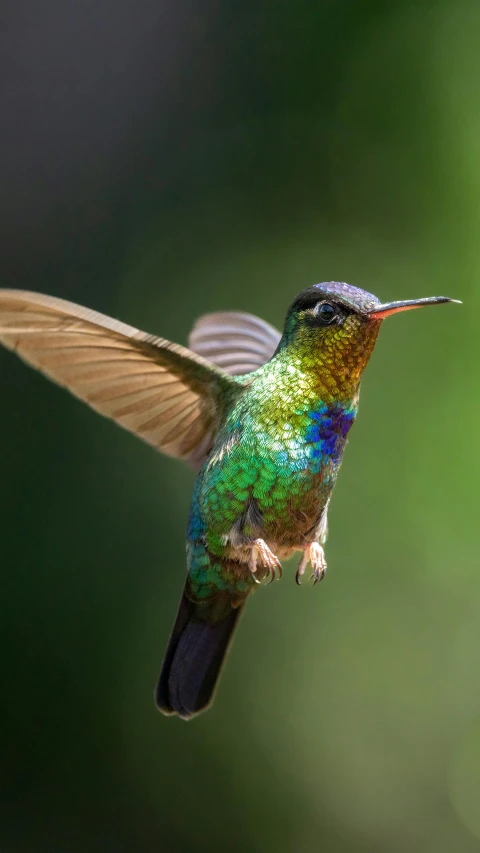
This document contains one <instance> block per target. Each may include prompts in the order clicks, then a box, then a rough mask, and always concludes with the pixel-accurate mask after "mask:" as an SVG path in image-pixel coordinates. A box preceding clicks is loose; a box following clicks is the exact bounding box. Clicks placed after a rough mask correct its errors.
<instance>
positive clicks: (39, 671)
mask: <svg viewBox="0 0 480 853" xmlns="http://www.w3.org/2000/svg"><path fill="white" fill-rule="evenodd" d="M479 36H480V7H479V5H478V4H477V3H475V2H473V0H471V2H469V0H456V2H453V0H450V2H449V0H436V2H435V3H429V2H425V3H413V2H412V3H409V2H404V0H402V2H400V0H396V1H395V0H393V1H392V2H390V3H384V2H380V0H377V2H368V0H365V2H361V3H359V2H349V0H336V2H334V1H333V0H330V2H327V0H324V2H313V0H310V2H308V0H307V2H298V0H297V2H293V0H290V2H281V0H276V2H269V1H268V0H265V2H260V3H258V2H249V0H243V2H242V3H232V2H220V0H202V2H199V0H197V2H194V1H193V0H186V2H184V3H180V2H175V1H174V0H170V2H163V0H115V2H114V0H99V2H98V0H97V2H93V0H92V2H90V0H89V2H81V3H80V2H74V0H62V2H60V0H49V3H48V4H41V3H40V4H39V3H35V2H34V0H5V2H3V4H2V9H1V11H0V187H1V193H0V244H1V251H0V270H1V284H2V286H5V287H21V288H28V289H35V290H40V291H46V292H48V293H51V294H54V295H58V296H63V297H67V298H69V299H72V300H75V301H78V302H81V303H84V304H86V305H88V306H89V307H92V308H96V309H98V310H100V311H104V312H106V313H108V314H111V315H113V316H115V317H118V318H120V319H123V320H125V321H126V322H128V323H130V324H132V325H137V326H139V327H140V328H144V329H146V330H148V331H151V332H154V333H157V334H160V335H163V336H166V337H169V338H171V339H173V340H177V341H180V342H184V341H185V340H186V336H187V334H188V330H189V328H190V326H191V324H192V322H193V320H194V319H195V317H196V316H197V315H198V314H200V313H202V312H204V311H208V310H212V309H220V308H239V309H244V310H248V311H253V312H256V313H258V314H261V315H263V316H265V318H266V319H268V320H269V321H271V322H273V323H275V324H277V325H280V324H281V323H282V320H283V316H284V312H285V309H286V306H287V304H288V302H289V301H290V300H291V298H292V297H293V296H294V295H295V294H296V292H298V291H299V290H301V289H303V288H304V287H306V286H308V285H310V284H311V283H313V282H316V281H321V280H325V279H331V278H335V279H343V280H347V281H350V282H352V283H354V284H357V285H360V286H363V287H366V288H367V289H368V290H372V291H373V292H374V293H376V294H378V295H379V296H380V297H381V298H382V299H385V300H387V299H395V298H409V297H417V296H428V295H433V294H437V293H440V294H441V293H446V294H447V295H449V296H452V297H456V298H459V299H463V300H464V306H463V307H461V308H460V307H459V306H450V307H448V308H442V309H438V310H435V311H434V310H432V311H425V312H420V311H419V312H415V313H412V314H408V315H404V316H402V317H399V318H397V319H395V320H391V321H388V323H387V324H385V328H384V329H383V330H382V333H381V338H380V341H379V344H378V347H377V350H376V352H375V357H374V359H373V361H372V364H371V366H370V367H369V369H368V371H367V376H366V378H365V381H364V386H363V392H362V405H361V413H360V419H359V422H358V424H357V425H356V426H355V428H354V431H353V438H352V441H351V443H350V446H349V448H348V451H347V454H346V460H345V465H344V468H343V470H342V474H341V477H340V481H339V484H338V487H337V491H336V494H335V499H334V501H333V506H332V511H331V516H330V523H331V531H330V541H329V546H328V559H329V566H330V572H329V578H328V580H327V581H326V583H325V584H322V585H321V586H320V587H316V588H315V589H314V590H313V589H311V588H310V587H309V586H308V585H305V586H304V587H302V588H301V589H298V588H296V587H295V584H294V582H293V566H290V571H286V573H285V575H284V579H283V581H282V582H281V583H279V584H275V585H274V586H273V587H270V588H269V589H261V590H259V592H258V593H257V594H256V595H255V596H254V598H253V599H252V601H251V602H250V603H249V606H248V608H247V612H246V615H245V617H244V620H243V624H242V626H241V630H240V631H239V634H238V637H237V639H236V642H235V645H234V648H233V651H232V653H231V655H230V660H229V665H228V667H227V669H226V671H225V674H224V678H223V680H222V684H221V688H220V691H219V693H218V695H217V701H216V703H215V705H214V707H213V708H212V710H211V711H210V712H209V713H208V714H206V715H204V716H202V717H200V718H199V719H198V720H196V721H194V722H192V723H190V724H185V723H183V722H182V721H178V720H168V719H166V718H163V717H161V716H160V715H158V713H157V712H156V710H155V708H154V705H153V700H152V690H153V685H154V682H155V679H156V677H157V673H158V670H159V666H160V662H161V658H162V653H163V648H164V645H165V643H166V640H167V637H168V634H169V630H170V627H171V623H172V620H173V617H174V613H175V609H176V605H177V599H178V597H179V595H180V590H181V587H182V584H183V576H184V527H185V519H186V514H187V511H188V504H189V497H190V493H191V487H192V476H191V474H190V472H189V471H187V470H184V469H183V467H182V466H181V465H180V463H178V462H175V461H174V460H169V459H166V458H162V457H161V456H160V455H156V454H155V453H154V451H153V450H152V449H150V448H148V447H147V446H145V445H142V444H141V443H140V442H138V441H136V440H135V439H134V438H133V437H131V436H130V435H128V434H127V433H124V432H122V431H121V430H120V429H118V428H116V427H115V426H114V425H112V424H110V423H108V422H107V421H104V420H102V419H101V418H99V417H98V416H97V415H95V414H93V413H92V412H90V411H89V410H88V409H87V408H86V407H83V406H82V405H81V404H80V403H79V402H78V401H76V400H75V399H73V398H71V397H69V396H68V395H67V394H65V393H64V392H62V391H60V390H59V389H58V388H56V387H54V386H53V385H51V384H49V383H48V382H47V381H46V380H45V379H44V378H43V377H41V376H40V375H38V374H35V373H34V372H33V371H30V370H27V368H26V367H25V366H24V365H22V364H21V363H20V362H19V361H18V360H16V359H15V358H14V357H13V356H12V355H11V354H9V353H6V352H0V400H1V404H0V405H1V407H2V409H1V410H2V418H1V422H0V423H1V426H0V429H1V447H2V454H1V463H0V465H1V467H0V472H1V497H0V501H1V538H2V548H1V553H2V574H1V587H2V602H3V604H2V614H1V619H0V633H1V648H2V655H1V658H2V664H3V678H2V687H3V690H2V700H1V702H0V708H1V710H0V717H1V731H2V745H3V749H2V753H3V755H2V761H1V766H2V785H3V790H2V796H1V801H2V815H1V820H0V827H1V828H0V847H1V849H2V851H6V853H33V851H34V852H35V853H44V851H45V853H96V851H102V853H105V851H112V853H123V851H128V853H130V851H135V853H158V851H162V853H163V851H165V853H177V851H178V852H179V853H180V852H181V853H203V851H212V850H222V849H228V850H231V851H246V850H248V851H259V853H260V851H261V852H262V853H265V851H275V853H316V851H318V850H325V851H329V853H373V851H389V853H390V851H392V853H400V851H419V853H424V851H426V850H435V851H436V853H451V851H453V850H454V851H456V853H473V851H476V850H478V849H479V843H480V808H479V802H480V676H479V667H478V658H479V651H478V649H479V644H480V574H479V571H478V563H479V557H478V547H479V523H478V505H479V502H478V482H479V475H480V450H479V444H478V414H479V402H478V400H479V394H478V385H479V356H480V353H479V343H478V342H479V337H478V330H477V317H478V310H479V307H480V304H479V302H480V294H479V288H478V284H477V281H478V275H479V272H480V269H479V267H480V255H479V251H478V246H479V231H480V204H479V198H480V160H479V142H478V140H479V135H480V87H479V72H480V53H479V51H478V43H479ZM287 568H288V567H287Z"/></svg>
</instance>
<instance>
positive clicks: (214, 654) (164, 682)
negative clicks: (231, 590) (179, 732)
mask: <svg viewBox="0 0 480 853" xmlns="http://www.w3.org/2000/svg"><path fill="white" fill-rule="evenodd" d="M242 610H243V604H242V605H241V606H240V607H237V608H230V609H229V610H228V612H227V615H226V616H224V617H223V619H220V620H218V621H216V622H213V623H212V622H207V621H206V620H205V617H204V618H203V619H202V618H201V615H203V614H204V613H205V605H203V606H202V605H197V604H194V603H193V602H192V601H189V599H188V598H187V597H186V595H185V593H183V595H182V600H181V601H180V607H179V609H178V614H177V618H176V620H175V625H174V626H173V631H172V635H171V637H170V642H169V644H168V648H167V652H166V654H165V658H164V661H163V665H162V671H161V673H160V678H159V681H158V684H157V688H156V691H155V701H156V703H157V706H158V709H159V710H160V711H161V712H162V713H163V714H178V715H179V717H182V718H183V719H184V720H188V719H189V718H190V717H193V716H195V714H198V713H200V711H204V710H205V709H206V708H208V706H209V705H210V703H211V701H212V698H213V693H214V690H215V686H216V683H217V681H218V678H219V675H220V672H221V669H222V664H223V661H224V659H225V656H226V654H227V651H228V648H229V646H230V642H231V640H232V636H233V632H234V630H235V626H236V624H237V621H238V618H239V616H240V613H241V611H242Z"/></svg>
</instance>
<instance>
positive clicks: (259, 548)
mask: <svg viewBox="0 0 480 853" xmlns="http://www.w3.org/2000/svg"><path fill="white" fill-rule="evenodd" d="M258 558H260V563H261V565H262V566H263V568H264V569H266V570H267V571H266V577H268V576H269V575H270V581H269V583H271V582H272V581H274V580H275V579H276V577H277V572H278V579H280V578H281V577H282V564H281V563H280V560H279V559H278V557H276V556H275V554H274V553H273V551H271V550H270V548H269V547H268V545H267V543H266V542H265V541H264V540H263V539H255V541H254V542H252V553H251V556H250V560H249V563H248V568H249V569H250V571H251V573H252V577H253V580H254V581H255V583H260V581H259V580H258V577H257V568H258V567H257V559H258Z"/></svg>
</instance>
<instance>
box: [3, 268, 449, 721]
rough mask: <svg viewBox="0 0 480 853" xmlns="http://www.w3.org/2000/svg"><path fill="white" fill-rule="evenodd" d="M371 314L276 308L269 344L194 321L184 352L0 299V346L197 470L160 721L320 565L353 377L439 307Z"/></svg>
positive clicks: (361, 300)
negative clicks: (262, 612) (256, 593)
mask: <svg viewBox="0 0 480 853" xmlns="http://www.w3.org/2000/svg"><path fill="white" fill-rule="evenodd" d="M454 301H456V300H453V299H449V298H448V297H446V296H434V297H431V298H427V299H417V300H410V301H405V302H390V303H387V304H382V303H380V302H379V300H378V299H377V298H376V297H375V296H373V295H372V294H371V293H367V292H366V291H364V290H360V289H359V288H358V287H353V286H351V285H349V284H345V283H344V282H336V281H329V282H323V283H322V284H316V285H314V286H313V287H309V288H308V289H307V290H304V291H302V293H300V294H299V296H297V298H296V299H295V300H294V302H293V303H292V305H291V306H290V308H289V310H288V313H287V317H286V320H285V327H284V330H283V334H282V335H280V333H279V332H277V330H276V329H274V328H273V327H272V326H270V325H269V324H268V323H266V322H264V321H263V320H260V319H259V318H258V317H254V316H253V315H251V314H244V313H239V312H222V313H215V314H207V315H205V316H204V317H201V318H200V319H199V320H198V321H197V323H196V324H195V326H194V328H193V330H192V332H191V334H190V340H189V346H190V348H189V349H186V348H184V347H182V346H179V345H177V344H174V343H170V342H169V341H167V340H164V339H163V338H157V337H154V336H153V335H148V334H145V333H144V332H140V331H138V330H137V329H134V328H132V327H131V326H127V325H125V324H123V323H120V322H118V321H116V320H113V319H111V318H109V317H106V316H104V315H102V314H98V313H97V312H95V311H90V310H88V309H86V308H82V307H80V306H78V305H74V304H73V303H70V302H65V301H64V300H62V299H55V298H53V297H50V296H43V295H41V294H38V293H27V292H24V291H15V290H0V341H1V342H2V343H3V344H4V345H5V346H6V347H9V348H10V349H12V350H14V351H15V352H16V353H17V354H18V355H19V356H20V357H21V358H23V359H24V360H25V361H27V362H29V363H30V364H32V365H33V366H35V367H37V368H38V369H39V370H41V371H42V372H43V373H45V374H46V375H47V376H50V378H52V379H53V380H55V381H56V382H57V383H58V384H59V385H64V386H65V387H66V388H68V389H69V390H70V391H71V392H72V393H73V394H75V395H76V396H77V397H80V399H82V400H85V402H86V403H88V404H89V405H90V406H91V407H92V408H94V409H96V410H97V411H98V412H100V413H101V414H102V415H106V416H107V417H110V418H112V419H113V420H115V421H116V422H117V423H119V424H121V426H123V427H125V428H126V429H128V430H130V431H131V432H133V433H135V434H136V435H138V436H140V438H143V439H144V440H145V441H147V442H149V443H150V444H152V445H153V446H154V447H156V448H157V449H158V450H161V451H163V452H164V453H167V454H169V455H170V456H175V457H177V458H179V459H184V460H185V461H186V462H187V463H189V464H190V465H191V466H192V467H193V468H194V469H195V470H196V471H197V472H198V475H197V479H196V482H195V487H194V491H193V499H192V505H191V510H190V519H189V522H188V533H187V566H188V574H187V580H186V583H185V587H184V591H183V595H182V598H181V602H180V607H179V611H178V615H177V618H176V621H175V624H174V627H173V631H172V635H171V637H170V641H169V644H168V647H167V651H166V654H165V658H164V661H163V667H162V670H161V674H160V678H159V681H158V685H157V688H156V694H155V696H156V702H157V705H158V708H159V709H160V711H162V712H163V713H164V714H178V715H179V716H180V717H182V718H183V719H189V718H191V717H193V716H194V715H195V714H197V713H199V712H200V711H203V710H205V709H206V708H207V707H208V706H209V705H210V703H211V701H212V696H213V692H214V689H215V685H216V682H217V679H218V676H219V674H220V670H221V667H222V662H223V660H224V658H225V655H226V652H227V650H228V647H229V645H230V641H231V638H232V634H233V631H234V629H235V626H236V624H237V622H238V618H239V616H240V613H241V611H242V609H243V607H244V604H245V602H246V600H247V597H248V595H249V594H250V593H251V591H252V590H253V589H254V587H255V586H256V584H259V583H261V582H262V581H271V580H273V579H274V578H275V577H280V576H281V574H282V569H281V564H280V559H283V558H287V557H290V556H291V555H292V554H294V553H295V552H296V551H298V552H300V554H301V558H300V562H299V565H298V569H297V574H296V580H297V583H300V582H301V578H302V576H303V575H304V573H305V570H306V568H307V566H308V564H309V563H310V565H311V570H312V578H313V582H314V584H315V583H317V582H318V581H319V580H321V579H322V578H323V577H324V575H325V571H326V568H327V565H326V561H325V554H324V548H323V546H324V544H325V540H326V537H327V511H328V504H329V501H330V497H331V494H332V490H333V487H334V485H335V480H336V478H337V473H338V469H339V467H340V463H341V460H342V455H343V451H344V448H345V442H346V438H347V434H348V431H349V430H350V427H351V426H352V424H353V421H354V420H355V416H356V414H357V408H358V396H359V387H360V378H361V375H362V372H363V370H364V368H365V366H366V364H367V362H368V360H369V358H370V355H371V353H372V350H373V347H374V345H375V341H376V338H377V335H378V331H379V328H380V324H381V322H382V320H384V319H385V317H389V316H390V315H391V314H397V313H398V312H400V311H408V310H410V309H412V308H420V307H422V306H425V305H438V304H440V303H443V302H454Z"/></svg>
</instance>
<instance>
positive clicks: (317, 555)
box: [295, 542, 327, 586]
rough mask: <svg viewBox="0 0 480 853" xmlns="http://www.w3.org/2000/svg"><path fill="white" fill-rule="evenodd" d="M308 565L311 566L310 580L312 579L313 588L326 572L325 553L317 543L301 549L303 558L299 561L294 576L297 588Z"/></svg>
mask: <svg viewBox="0 0 480 853" xmlns="http://www.w3.org/2000/svg"><path fill="white" fill-rule="evenodd" d="M308 563H311V564H312V569H313V571H312V576H311V578H310V580H312V578H313V585H314V586H315V584H316V583H318V581H321V580H323V578H324V577H325V572H326V571H327V562H326V560H325V552H324V550H323V548H322V546H321V545H320V543H319V542H312V543H311V544H310V545H307V546H306V547H305V548H304V549H303V556H302V559H301V560H300V563H299V566H298V569H297V574H296V576H295V580H296V582H297V583H298V585H299V586H300V583H301V580H300V578H301V577H302V575H303V574H305V569H306V568H307V565H308Z"/></svg>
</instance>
